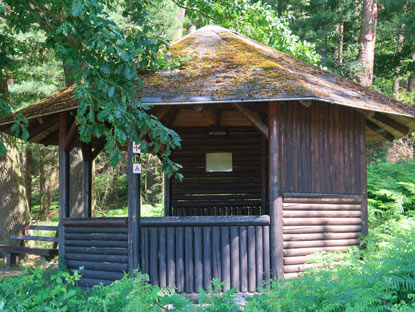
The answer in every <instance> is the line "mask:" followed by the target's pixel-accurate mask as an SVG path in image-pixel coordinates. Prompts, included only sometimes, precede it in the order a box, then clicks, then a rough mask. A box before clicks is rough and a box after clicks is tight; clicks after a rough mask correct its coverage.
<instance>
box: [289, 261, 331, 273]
mask: <svg viewBox="0 0 415 312" xmlns="http://www.w3.org/2000/svg"><path fill="white" fill-rule="evenodd" d="M325 266H326V264H324V263H308V264H302V265H298V264H297V265H284V275H285V274H286V273H294V272H303V271H304V270H307V269H312V268H323V267H325Z"/></svg>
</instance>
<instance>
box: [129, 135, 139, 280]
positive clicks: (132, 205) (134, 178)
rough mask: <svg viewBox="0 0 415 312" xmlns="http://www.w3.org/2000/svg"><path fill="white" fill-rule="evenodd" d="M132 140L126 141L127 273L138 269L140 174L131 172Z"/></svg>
mask: <svg viewBox="0 0 415 312" xmlns="http://www.w3.org/2000/svg"><path fill="white" fill-rule="evenodd" d="M133 155H134V154H133V142H132V141H128V158H127V159H128V164H127V181H128V250H129V267H128V270H129V273H130V274H131V273H132V272H133V270H135V269H138V267H139V261H140V248H139V244H140V241H141V239H140V234H141V230H140V175H139V174H135V173H133V163H132V161H130V160H131V159H132V158H133Z"/></svg>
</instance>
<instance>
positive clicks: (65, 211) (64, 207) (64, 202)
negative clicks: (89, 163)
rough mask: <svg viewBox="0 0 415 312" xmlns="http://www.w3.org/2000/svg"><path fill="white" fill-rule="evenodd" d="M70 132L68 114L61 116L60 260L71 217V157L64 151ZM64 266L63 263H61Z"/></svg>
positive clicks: (62, 255) (63, 255)
mask: <svg viewBox="0 0 415 312" xmlns="http://www.w3.org/2000/svg"><path fill="white" fill-rule="evenodd" d="M67 131H68V113H67V112H65V113H60V115H59V225H58V227H59V231H58V232H59V259H61V260H62V261H63V259H64V258H65V240H64V227H63V224H62V222H63V220H64V219H65V218H67V217H69V212H70V210H69V183H70V172H69V170H70V155H69V151H66V150H65V149H64V144H65V139H66V134H67ZM59 265H60V266H62V265H63V263H61V262H59Z"/></svg>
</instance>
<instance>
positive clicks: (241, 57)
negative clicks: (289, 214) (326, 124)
mask: <svg viewBox="0 0 415 312" xmlns="http://www.w3.org/2000/svg"><path fill="white" fill-rule="evenodd" d="M171 53H172V56H175V57H190V59H188V60H187V61H184V62H183V63H182V64H181V66H180V68H178V69H175V70H172V71H158V72H153V73H146V74H142V75H141V78H142V80H143V83H144V90H143V91H141V90H138V92H137V102H138V101H140V102H141V103H143V104H151V105H181V104H195V103H198V104H213V103H231V102H265V101H271V100H274V101H290V100H317V101H323V102H329V103H334V104H339V105H344V106H349V107H353V108H357V109H361V110H362V111H366V114H367V115H366V118H368V119H369V120H372V121H374V122H375V123H377V124H378V126H380V127H382V128H384V129H386V130H387V131H389V132H390V133H392V134H393V136H394V137H395V138H398V137H401V136H402V135H403V134H402V133H399V132H396V131H395V130H394V129H392V128H387V127H385V124H382V123H379V122H378V121H376V120H373V119H372V118H371V116H370V112H371V111H372V112H381V113H385V114H387V115H389V116H390V117H391V118H393V119H394V120H395V121H398V122H399V123H401V124H403V125H405V126H406V127H408V128H409V129H410V130H412V129H415V111H414V110H413V109H412V108H411V107H409V106H408V105H405V104H403V103H400V102H398V101H396V100H394V99H392V98H389V97H387V96H385V95H383V94H381V93H379V92H376V91H373V90H370V89H367V88H364V87H362V86H360V85H359V84H357V83H355V82H352V81H349V80H347V79H344V78H341V77H338V76H336V75H334V74H332V73H330V72H328V71H325V70H323V69H321V68H320V67H317V66H313V65H310V64H308V63H305V62H303V61H301V60H298V59H296V58H294V57H292V56H290V55H288V54H286V53H283V52H279V51H277V50H275V49H273V48H270V47H267V46H265V45H263V44H260V43H258V42H256V41H254V40H252V39H249V38H247V37H245V36H242V35H240V34H238V33H235V32H233V31H230V30H227V29H225V28H222V27H219V26H215V25H211V26H206V27H203V28H201V29H199V30H197V31H195V32H193V33H191V34H189V35H187V36H185V37H183V38H182V39H180V40H178V41H176V42H174V43H172V45H171ZM73 88H74V87H70V88H67V89H64V90H62V91H60V92H58V93H55V94H53V95H51V96H49V97H47V98H46V99H44V100H42V101H40V102H38V103H35V104H33V105H31V106H29V107H27V108H25V109H23V110H22V111H21V112H22V113H23V115H25V116H26V117H28V118H29V119H33V118H35V117H39V116H45V115H50V114H56V113H58V112H61V111H68V110H75V109H76V108H77V106H78V100H75V99H74V96H73V93H72V91H73ZM12 122H13V121H12V118H10V116H8V117H6V118H2V120H1V119H0V126H1V125H5V124H10V123H12ZM378 139H382V138H381V137H378Z"/></svg>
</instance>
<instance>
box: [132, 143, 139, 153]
mask: <svg viewBox="0 0 415 312" xmlns="http://www.w3.org/2000/svg"><path fill="white" fill-rule="evenodd" d="M140 153H141V149H140V144H136V143H135V142H133V154H140Z"/></svg>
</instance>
